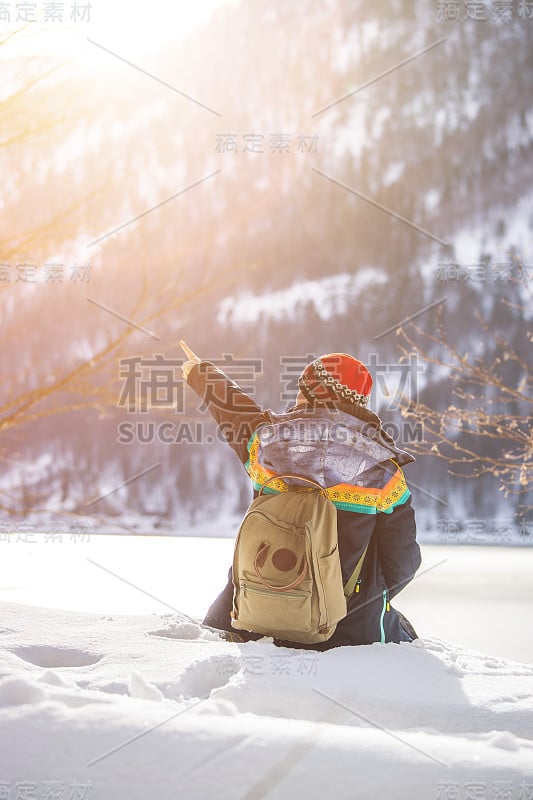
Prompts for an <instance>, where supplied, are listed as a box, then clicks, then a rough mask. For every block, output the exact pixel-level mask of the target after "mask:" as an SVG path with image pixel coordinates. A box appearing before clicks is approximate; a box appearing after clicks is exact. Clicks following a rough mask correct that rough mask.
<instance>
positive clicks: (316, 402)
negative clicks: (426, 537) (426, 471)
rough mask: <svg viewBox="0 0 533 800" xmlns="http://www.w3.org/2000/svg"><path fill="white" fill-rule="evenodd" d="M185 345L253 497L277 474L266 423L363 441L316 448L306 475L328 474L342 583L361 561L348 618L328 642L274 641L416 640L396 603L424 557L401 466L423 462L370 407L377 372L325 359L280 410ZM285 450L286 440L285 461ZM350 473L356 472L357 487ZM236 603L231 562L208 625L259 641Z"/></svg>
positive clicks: (198, 388) (335, 356)
mask: <svg viewBox="0 0 533 800" xmlns="http://www.w3.org/2000/svg"><path fill="white" fill-rule="evenodd" d="M180 344H181V347H182V349H183V350H184V352H185V354H186V356H187V361H185V362H184V364H183V367H182V371H183V376H184V379H185V380H186V382H187V384H188V385H189V386H190V387H191V388H192V389H193V390H194V391H195V392H196V394H197V395H198V396H199V397H200V398H201V399H202V400H203V401H204V403H205V404H206V405H207V408H208V409H209V411H210V413H211V414H212V416H213V417H214V419H215V420H216V422H217V423H218V425H219V427H220V430H221V431H222V433H223V434H224V437H225V439H226V441H227V442H228V444H229V445H230V447H231V448H232V449H233V450H234V452H235V453H236V454H237V456H238V457H239V459H240V461H241V463H242V464H243V465H244V467H245V469H246V470H247V472H248V474H249V475H250V476H251V478H252V480H253V482H254V497H257V496H258V490H259V489H260V488H261V485H262V484H263V483H264V482H265V480H266V479H267V477H268V475H270V474H271V473H270V472H268V470H266V469H265V468H264V466H263V465H262V464H261V463H259V461H258V459H257V448H255V447H254V446H253V443H254V436H255V434H256V431H257V429H258V428H259V426H261V425H265V424H268V423H273V422H278V421H280V420H298V419H301V418H309V417H313V415H315V416H316V415H320V420H321V421H322V422H323V423H324V421H325V423H326V424H340V423H342V424H343V425H345V426H347V428H348V429H349V430H350V431H352V432H354V436H356V437H358V439H357V440H358V441H359V442H360V443H361V447H360V448H354V447H353V446H351V449H350V452H349V453H348V455H347V451H346V448H344V451H343V452H341V451H340V450H339V451H338V453H337V452H336V451H335V450H334V448H335V445H334V444H330V441H329V440H328V442H327V447H328V448H329V450H328V452H327V454H325V453H324V452H323V451H320V450H318V451H317V453H318V454H319V455H318V457H316V456H309V459H310V460H309V459H308V461H309V463H306V464H305V466H306V472H305V476H306V477H308V478H313V479H315V480H317V481H318V482H320V480H321V481H322V485H324V486H326V487H328V488H327V491H328V496H329V497H330V499H331V500H332V502H333V503H334V505H335V506H336V508H337V526H338V527H337V534H338V544H339V555H340V561H341V569H342V577H343V583H346V582H347V581H348V579H349V577H350V576H351V575H352V574H353V572H354V569H355V567H356V565H357V564H358V562H359V561H360V559H361V558H363V561H362V568H361V571H360V574H359V578H358V580H357V584H356V585H355V586H354V587H353V593H352V594H351V596H350V598H349V599H348V603H347V614H346V616H345V617H344V618H343V619H341V620H340V621H339V623H338V624H337V627H336V629H335V631H334V633H333V635H332V636H331V638H330V639H328V640H327V641H325V642H318V643H312V644H307V643H306V644H302V643H296V642H284V641H281V640H276V639H275V640H274V641H275V643H276V644H279V645H284V646H289V647H298V648H306V649H315V650H327V649H329V648H332V647H339V646H343V645H362V644H371V643H373V642H411V641H413V640H414V639H416V638H418V637H417V634H416V632H415V630H414V628H413V626H412V625H411V623H410V622H409V620H407V619H406V617H405V616H404V615H403V614H401V613H400V612H399V611H398V610H397V609H395V608H393V606H392V605H391V604H390V600H391V599H392V598H393V597H395V596H396V595H397V594H398V593H399V592H400V591H401V590H402V589H403V588H404V587H405V586H406V585H407V584H408V583H409V582H410V581H411V580H412V578H413V577H414V575H415V573H416V571H417V569H418V568H419V566H420V563H421V555H420V547H419V545H418V543H417V541H416V524H415V514H414V509H413V507H412V504H411V493H410V491H409V489H408V487H407V483H406V481H405V477H404V474H403V471H402V466H404V465H405V464H408V463H409V462H411V461H414V460H415V459H414V457H413V456H412V455H411V454H410V453H407V452H406V451H404V450H401V449H399V448H398V447H397V446H396V445H395V443H394V440H393V439H392V438H391V437H390V436H389V434H387V432H386V431H385V430H384V429H383V427H382V425H381V421H380V419H379V417H378V416H377V415H376V414H374V413H373V412H372V411H370V410H369V409H367V408H366V405H367V403H368V400H369V397H370V392H371V388H372V377H371V375H370V373H369V371H368V370H367V368H366V367H365V366H364V364H363V363H362V362H360V361H358V360H357V359H356V358H353V357H352V356H350V355H347V354H345V353H330V354H327V355H323V356H321V357H320V358H318V359H316V360H315V361H313V362H311V363H310V364H308V365H307V366H306V367H305V369H304V370H303V372H302V374H301V375H300V377H299V380H298V386H299V391H298V395H297V398H296V402H295V405H294V406H293V407H292V408H289V409H288V411H287V412H285V414H282V415H279V414H275V413H274V412H272V411H270V410H263V409H261V408H259V406H258V405H257V404H256V403H255V401H254V400H253V399H252V398H251V397H249V396H248V395H247V394H245V393H244V392H243V391H242V389H240V388H239V386H238V385H237V384H236V383H235V382H234V381H233V380H231V379H230V378H229V377H228V376H227V375H225V373H224V372H222V371H221V370H220V369H218V368H217V367H216V366H214V365H213V364H212V363H211V362H209V361H205V360H202V359H200V358H199V357H198V356H196V355H195V354H194V353H193V351H192V350H191V349H190V348H189V347H188V346H187V345H186V344H185V342H183V341H182V342H181V343H180ZM279 449H280V448H279V446H278V454H277V455H278V458H279ZM286 449H288V448H286ZM313 452H314V451H313ZM282 457H283V453H282ZM313 458H314V462H315V463H313ZM325 465H326V466H325ZM283 466H284V468H283V469H280V470H278V473H279V474H281V473H282V472H283V473H284V472H291V471H294V467H293V468H292V469H291V466H292V465H291V464H290V463H288V462H287V463H286V464H284V465H283ZM299 467H300V469H301V467H302V464H301V463H300V464H299ZM299 474H302V475H303V474H304V473H303V472H301V471H300V472H299ZM347 476H351V478H352V483H351V484H350V482H349V481H348V480H347ZM353 476H356V483H353ZM232 599H233V580H232V569H231V567H230V570H229V575H228V583H227V585H226V587H225V588H224V590H223V591H222V592H221V593H220V595H219V596H218V597H217V598H216V599H215V601H214V602H213V603H212V605H211V606H210V608H209V610H208V612H207V614H206V616H205V618H204V620H203V623H204V624H205V625H209V626H211V627H213V628H217V629H219V630H221V631H227V632H229V633H232V634H235V635H234V637H233V636H228V638H234V639H235V640H236V641H239V640H240V641H247V640H249V639H259V638H261V636H262V635H261V634H258V633H255V632H252V631H250V632H246V631H243V630H239V631H238V633H236V632H235V629H232V626H231V616H230V615H231V611H232Z"/></svg>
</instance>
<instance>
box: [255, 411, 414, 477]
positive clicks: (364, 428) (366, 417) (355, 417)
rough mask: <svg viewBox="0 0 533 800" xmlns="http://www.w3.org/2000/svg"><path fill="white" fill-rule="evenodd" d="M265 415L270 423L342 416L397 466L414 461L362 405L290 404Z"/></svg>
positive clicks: (333, 418) (379, 420) (379, 421)
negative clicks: (281, 412)
mask: <svg viewBox="0 0 533 800" xmlns="http://www.w3.org/2000/svg"><path fill="white" fill-rule="evenodd" d="M266 415H267V417H268V418H269V420H270V421H271V422H272V423H276V422H283V421H284V420H291V419H297V418H298V419H314V418H316V417H317V416H321V417H324V416H326V417H329V418H330V419H332V420H335V419H339V418H343V421H344V422H347V423H350V419H348V418H351V422H352V425H353V427H354V428H355V429H356V430H358V431H359V433H361V434H363V435H364V436H366V437H367V438H368V439H372V440H373V441H375V442H377V443H378V444H380V445H381V446H382V447H384V448H385V449H386V450H388V451H389V452H390V454H391V455H390V458H394V459H395V461H396V462H397V464H398V466H400V467H401V466H403V465H404V464H409V463H410V462H412V461H415V457H414V456H413V455H412V453H409V452H408V451H407V450H403V449H401V448H399V447H397V445H396V443H395V441H394V439H393V438H392V436H390V434H388V433H387V431H385V430H384V429H383V426H382V422H381V419H380V418H379V417H378V415H377V414H375V413H374V412H373V411H370V409H368V408H365V407H364V406H356V405H354V404H353V403H337V402H335V403H324V402H319V403H316V404H315V405H314V406H310V405H301V406H292V407H291V408H289V409H288V410H287V411H286V412H285V413H284V414H276V413H275V412H273V411H270V409H269V410H268V411H267V412H266Z"/></svg>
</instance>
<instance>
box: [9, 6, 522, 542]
mask: <svg viewBox="0 0 533 800" xmlns="http://www.w3.org/2000/svg"><path fill="white" fill-rule="evenodd" d="M445 5H446V4H442V3H440V4H438V3H432V2H423V3H416V4H413V3H409V2H402V0H380V2H376V3H365V2H357V1H356V0H351V1H350V2H344V1H343V0H330V1H329V2H327V3H323V2H307V3H305V4H287V3H286V2H283V1H282V0H279V2H278V1H277V0H274V2H271V3H268V4H263V3H259V2H256V0H247V2H243V3H240V4H239V3H230V4H222V5H220V7H217V8H215V10H214V11H213V12H212V14H211V16H208V17H207V19H206V20H204V21H203V22H202V24H200V25H198V26H196V27H195V28H193V29H192V30H191V31H190V33H189V34H188V35H187V36H185V37H182V39H181V40H180V44H179V47H173V46H171V45H168V46H164V47H161V48H159V49H152V50H151V51H150V50H147V51H146V52H145V53H143V55H142V57H141V58H140V63H139V64H134V66H138V67H139V69H135V68H134V67H132V65H131V63H126V62H127V61H131V59H129V58H128V53H127V52H122V51H120V52H119V49H118V48H113V47H112V41H111V40H112V35H111V32H108V39H109V41H107V42H105V41H98V42H96V43H95V41H96V40H94V41H92V43H91V42H88V41H87V40H84V41H85V44H84V45H83V48H84V53H85V50H86V49H88V50H89V51H91V52H90V53H89V55H90V56H91V58H92V60H90V61H88V62H83V61H82V62H81V63H80V64H78V63H77V62H76V61H74V63H73V64H70V65H69V67H68V68H67V67H65V66H64V65H63V66H62V65H61V63H60V57H59V55H57V56H54V55H50V54H48V55H46V56H44V55H41V57H40V58H37V57H34V58H26V59H24V58H23V57H22V56H21V54H20V47H18V44H19V42H18V39H19V38H20V40H21V41H22V44H23V45H24V37H25V36H28V35H29V34H28V32H27V28H28V27H30V28H31V26H27V27H26V29H25V30H22V32H19V33H17V35H13V36H10V37H8V36H5V37H4V41H3V43H2V47H1V50H2V70H3V73H4V75H5V76H6V77H7V78H8V80H6V81H4V89H3V100H2V106H3V118H2V130H3V134H2V139H3V141H2V145H3V146H2V149H1V151H0V157H1V158H2V162H3V166H2V172H3V174H4V176H5V181H4V193H3V200H2V242H1V245H2V273H1V274H2V283H1V287H0V288H1V298H2V330H3V343H4V346H3V348H2V375H3V381H2V388H1V401H0V402H1V404H2V407H1V409H0V411H1V413H2V429H3V437H2V442H1V443H0V448H1V451H0V452H1V454H2V458H3V462H2V476H1V483H0V487H1V490H2V501H1V502H2V508H3V511H4V514H3V516H4V521H9V523H10V524H13V523H22V522H26V523H27V524H36V525H39V524H41V525H42V524H45V523H47V524H49V525H52V526H54V525H55V526H56V527H57V526H58V525H71V524H75V523H79V524H84V525H86V524H90V523H91V520H92V519H93V518H94V517H96V516H98V517H99V524H101V521H102V520H104V521H106V523H107V524H108V526H109V529H115V530H120V529H121V528H119V527H114V528H113V526H114V525H115V524H118V525H123V526H124V529H129V530H135V531H138V532H149V531H156V530H157V531H159V532H168V533H169V534H176V533H177V534H179V533H180V532H181V533H184V532H185V531H186V530H187V529H188V528H189V526H190V525H191V524H195V523H197V522H199V521H202V520H206V519H209V518H210V517H211V515H212V513H213V510H214V509H220V506H221V504H222V506H223V510H224V512H228V513H239V512H241V511H242V510H243V509H244V508H245V507H246V505H247V503H248V501H249V497H250V494H249V486H248V482H247V480H248V479H247V477H246V475H245V474H244V473H243V472H242V470H241V468H240V465H239V464H238V462H237V460H234V461H233V460H232V459H231V458H228V454H227V453H226V452H225V447H224V445H223V444H222V443H221V442H219V441H217V439H218V438H219V437H217V436H216V433H215V428H214V426H213V425H212V423H211V422H210V419H209V417H208V415H207V414H206V412H205V409H202V408H201V407H199V404H198V401H197V399H196V398H195V397H194V396H192V393H190V392H189V393H188V392H186V391H185V388H184V385H183V383H182V381H181V377H180V371H179V367H178V366H176V362H177V363H178V365H179V363H181V357H182V354H181V351H179V348H178V347H177V340H178V339H179V338H181V337H184V338H186V339H187V341H189V342H190V343H191V345H192V346H193V347H194V349H195V351H196V352H198V353H200V354H201V355H202V356H203V357H205V358H209V359H211V360H217V359H219V360H220V361H221V363H222V364H223V366H224V368H225V369H226V371H227V372H228V373H229V374H230V375H232V376H233V377H235V379H236V380H237V381H239V380H240V381H241V382H242V383H243V385H245V386H246V387H248V389H249V390H250V391H252V392H253V393H254V397H255V398H256V399H257V402H258V403H259V404H260V405H263V406H265V407H269V408H273V409H275V410H283V409H285V408H287V407H288V405H289V404H290V402H291V401H292V400H294V396H295V393H296V383H295V378H296V377H297V372H298V370H301V368H302V367H303V365H304V364H305V363H306V361H307V360H308V357H309V356H314V355H315V356H316V355H318V354H320V353H321V352H328V351H333V352H335V351H341V352H350V353H353V354H354V355H356V356H357V357H359V358H361V359H362V360H363V361H365V362H366V363H368V364H369V366H370V370H371V372H373V375H374V387H375V389H374V393H373V396H372V399H371V407H372V408H373V410H375V411H377V412H378V413H379V414H380V416H381V418H382V419H383V421H384V423H385V424H386V425H388V426H389V430H390V432H391V433H392V434H393V435H394V436H395V438H397V439H398V440H399V441H400V442H401V443H402V444H403V446H404V447H405V448H406V449H410V448H411V449H414V452H415V453H416V454H417V461H416V463H415V464H413V465H412V467H411V468H410V472H409V476H410V478H411V480H412V483H413V485H414V486H418V487H421V488H420V490H419V491H417V490H416V489H414V490H413V491H414V492H417V493H416V507H417V510H418V512H419V520H420V534H421V536H427V537H428V538H431V537H435V536H439V537H440V538H441V539H442V541H446V540H447V541H451V540H453V538H454V536H455V538H456V540H458V541H470V542H472V541H474V538H475V536H474V535H472V536H471V535H469V533H468V525H470V527H471V528H472V529H473V528H476V526H477V530H478V533H477V536H478V539H479V538H480V533H479V528H480V526H483V534H482V536H481V538H482V539H483V540H484V541H485V540H486V541H499V542H502V541H503V542H509V541H510V539H511V537H514V538H517V540H518V541H525V540H526V539H527V538H528V537H529V536H530V535H531V531H530V529H529V528H528V525H530V521H529V518H528V516H527V508H528V498H527V484H528V480H530V477H529V478H527V475H529V476H530V470H531V455H530V453H531V447H530V444H529V445H528V417H529V416H530V414H531V401H530V397H531V383H530V376H529V374H528V370H527V359H528V354H529V348H530V346H531V343H530V340H529V339H528V335H527V326H528V319H529V317H530V308H531V304H530V297H531V295H530V291H531V285H530V282H531V253H530V236H531V227H532V225H533V220H532V213H531V185H532V181H531V170H532V164H533V160H532V158H531V138H532V131H533V118H532V113H533V112H532V109H531V92H530V89H529V87H530V84H531V78H532V74H533V65H532V63H531V47H530V46H529V44H530V42H531V32H532V30H533V20H530V19H529V18H528V17H527V14H525V13H524V14H519V13H518V9H515V13H514V17H513V18H512V19H511V20H509V19H505V18H501V19H497V18H496V16H494V15H491V13H490V9H489V7H488V5H487V8H486V17H487V18H486V20H485V21H476V20H473V19H470V20H462V21H461V20H455V19H454V18H453V15H452V14H451V12H450V13H449V14H448V16H449V19H446V13H445V12H444V10H443V7H444V6H445ZM447 5H448V6H452V5H453V4H447ZM478 5H482V4H478ZM526 5H527V4H526ZM448 11H449V10H448ZM102 13H103V12H102ZM93 16H94V17H95V18H96V17H97V12H96V11H94V12H93ZM71 27H72V26H71ZM78 31H79V26H78ZM84 33H85V31H84ZM96 35H97V34H95V36H96ZM102 35H103V34H102ZM274 43H275V44H274ZM26 44H27V43H26ZM28 46H30V45H28ZM80 46H81V45H80ZM105 48H107V49H105ZM111 51H112V52H111ZM117 56H120V58H119V57H117ZM121 59H122V60H121ZM125 60H126V61H125ZM404 62H405V63H404ZM141 70H144V72H142V71H141ZM146 73H149V74H146ZM154 76H155V77H156V78H157V80H156V79H154ZM104 78H105V80H104ZM343 98H344V99H343ZM411 318H412V319H411ZM405 320H411V321H410V322H407V323H405V324H404V325H403V327H402V329H401V331H400V332H399V331H398V329H397V327H395V326H398V324H399V323H402V322H404V321H405ZM130 323H133V324H130ZM133 325H137V326H138V328H135V327H133ZM409 325H416V326H417V327H418V329H419V330H418V331H414V330H411V334H412V335H413V336H414V338H415V340H416V341H415V344H413V342H412V341H406V340H405V339H404V338H403V335H402V334H403V332H404V331H405V332H408V329H409ZM439 326H440V327H439ZM424 337H433V338H426V339H424ZM402 346H403V352H404V360H403V361H401V360H400V359H401V356H402ZM446 347H452V348H456V350H457V353H458V355H459V356H460V357H466V359H467V361H469V362H470V365H469V366H468V367H465V366H464V364H463V367H461V365H460V364H459V363H458V361H457V359H456V358H446V355H447V352H446ZM158 357H159V359H160V360H161V364H162V366H161V365H160V369H161V370H162V371H163V372H164V371H166V378H165V379H164V380H165V381H167V384H166V389H165V388H164V387H163V388H161V389H160V390H158V391H159V392H160V394H159V395H158V398H156V397H155V391H156V390H155V389H154V386H155V384H154V381H156V380H157V378H155V377H154V375H155V372H154V370H155V369H156V367H157V358H158ZM479 358H481V359H483V360H484V362H485V364H486V365H487V368H490V369H493V370H494V375H495V381H496V382H498V381H501V382H502V383H503V385H504V386H505V387H510V389H511V392H509V391H504V392H503V393H502V392H501V391H500V389H499V386H498V385H496V384H495V383H491V381H489V382H488V383H487V382H485V383H483V382H481V383H480V382H478V383H476V382H475V381H474V382H472V381H471V380H470V379H471V378H472V374H473V373H472V370H473V368H474V365H475V362H476V359H479ZM435 359H436V360H437V362H438V361H442V362H443V363H440V364H439V363H434V360H435ZM150 362H151V364H152V366H151V367H150ZM402 365H403V366H402ZM456 379H461V380H463V384H462V386H463V396H462V398H461V397H460V398H459V399H458V398H457V396H456V395H455V394H454V389H455V388H456V384H455V383H454V380H456ZM143 392H144V400H143ZM161 392H162V393H163V394H164V395H165V396H164V397H163V394H161ZM147 393H148V394H149V395H150V397H149V400H148V402H147V401H146V395H147ZM400 396H403V397H404V400H405V399H406V398H407V400H406V402H411V403H412V402H416V403H419V404H420V405H425V406H426V407H427V408H429V409H432V410H433V412H435V413H437V414H442V415H444V414H445V412H446V413H447V414H448V416H447V419H448V421H449V423H450V430H449V431H448V435H449V438H450V442H451V444H450V446H451V448H452V449H453V446H454V442H458V443H459V444H462V445H463V446H464V448H465V451H466V452H472V451H473V452H474V453H475V454H476V455H479V454H481V456H482V458H483V459H484V462H483V463H484V465H485V467H488V469H482V470H481V473H480V474H479V477H478V478H476V479H472V478H471V477H470V476H471V475H473V474H476V470H477V468H478V467H479V464H477V463H476V462H475V461H472V459H471V458H470V457H469V458H468V460H467V461H466V463H464V464H459V465H457V464H456V465H452V466H451V467H450V463H449V460H447V459H446V458H440V457H439V456H438V455H437V454H436V452H435V449H433V450H432V449H431V446H432V443H434V441H435V436H433V434H432V432H433V433H434V426H433V427H432V425H431V424H430V423H431V420H430V419H429V417H425V418H424V417H423V415H421V414H420V413H418V412H417V409H416V408H415V414H414V416H411V417H402V415H401V413H400V410H401V406H402V402H401V397H400ZM528 398H529V400H528ZM450 408H451V409H452V410H451V411H450V410H449V409H450ZM454 408H459V409H462V410H463V411H464V410H466V413H467V414H468V413H469V411H471V410H472V409H479V410H481V411H483V412H484V413H485V412H486V413H494V414H495V421H494V424H492V422H491V425H492V427H490V428H489V427H487V425H485V429H484V433H485V434H486V435H485V436H477V435H473V433H472V431H474V434H475V433H476V431H477V432H479V426H480V425H481V428H483V420H481V422H480V418H478V419H472V418H470V419H467V420H465V419H463V420H462V422H461V421H459V424H458V425H455V426H454V420H453V416H454V411H453V409H454ZM481 416H482V415H481ZM496 417H497V419H496ZM512 420H514V422H513V426H514V429H513V430H514V433H513V430H512V429H511V428H510V424H511V421H512ZM455 422H457V420H455ZM164 423H166V428H164V429H163V431H162V429H161V426H162V425H163V424H164ZM500 423H502V424H500ZM506 423H507V424H506ZM498 425H499V426H500V430H499V432H498V433H496V428H497V427H498ZM502 425H503V427H502ZM476 426H477V427H476ZM450 431H451V432H450ZM517 431H518V433H517ZM206 439H207V441H208V444H207V445H206ZM213 439H214V441H213V442H212V441H211V440H213ZM503 453H507V454H508V455H507V456H506V457H507V459H508V460H507V462H506V464H505V463H504V464H503V467H506V466H507V467H508V466H509V465H514V467H516V469H515V471H514V472H512V474H509V475H508V476H507V481H502V480H501V479H500V478H499V477H498V469H499V468H500V467H501V466H502V465H501V462H502V458H503V456H502V454H503ZM528 453H529V454H528ZM448 454H449V448H448ZM491 461H494V462H498V464H497V465H496V466H494V464H492V466H493V467H494V468H493V469H490V466H491ZM520 466H522V467H523V469H522V473H520ZM152 467H153V469H150V468H152ZM500 471H501V470H500ZM450 472H454V473H455V474H450ZM140 473H143V475H142V477H141V478H139V479H136V480H133V481H131V480H130V478H131V477H132V476H135V475H139V474H140ZM145 473H146V474H145ZM502 483H505V484H506V485H505V486H503V485H502ZM122 484H126V485H125V486H124V487H123V488H122V489H120V491H112V490H113V489H114V488H116V487H117V486H119V485H122ZM104 495H105V497H104ZM94 498H100V499H99V500H98V502H97V503H95V504H93V505H91V506H87V503H90V502H91V500H94ZM87 511H88V512H89V513H88V514H87V513H86V512H87ZM223 533H224V535H232V534H233V533H234V532H233V531H224V532H223Z"/></svg>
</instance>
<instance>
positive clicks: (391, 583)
mask: <svg viewBox="0 0 533 800" xmlns="http://www.w3.org/2000/svg"><path fill="white" fill-rule="evenodd" d="M374 536H375V537H376V540H377V548H378V558H379V563H380V566H381V570H382V572H383V576H384V578H385V583H386V584H387V587H388V589H389V598H392V597H394V596H395V595H396V594H398V592H400V591H401V590H402V589H403V588H404V586H407V584H408V583H409V582H410V581H411V580H412V579H413V577H414V575H415V572H416V571H417V569H418V568H419V566H420V564H421V562H422V558H421V555H420V547H419V545H418V542H417V541H416V524H415V512H414V509H413V507H412V505H411V498H410V497H409V498H408V499H407V500H406V502H405V503H402V505H398V506H396V507H395V508H394V510H393V511H392V512H391V513H390V514H385V513H378V515H377V520H376V527H375V529H374Z"/></svg>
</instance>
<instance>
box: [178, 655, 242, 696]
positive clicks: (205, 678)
mask: <svg viewBox="0 0 533 800" xmlns="http://www.w3.org/2000/svg"><path fill="white" fill-rule="evenodd" d="M240 667H241V664H240V660H239V658H238V657H237V656H232V655H230V654H223V655H213V656H211V657H210V658H206V659H203V660H202V661H196V662H194V663H193V664H191V665H190V666H189V667H187V669H186V670H185V672H184V673H183V675H182V676H181V678H180V679H179V681H178V682H177V683H176V684H174V685H173V687H172V692H169V689H170V687H164V694H165V695H166V696H167V697H169V696H170V694H172V695H173V696H174V697H175V698H176V699H177V698H178V697H179V696H182V697H184V698H185V699H189V698H192V697H202V698H205V697H209V696H210V694H211V692H212V691H213V690H214V689H219V688H220V687H221V686H225V685H226V684H227V683H228V681H229V680H230V678H231V677H232V675H236V674H237V672H239V670H240Z"/></svg>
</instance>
